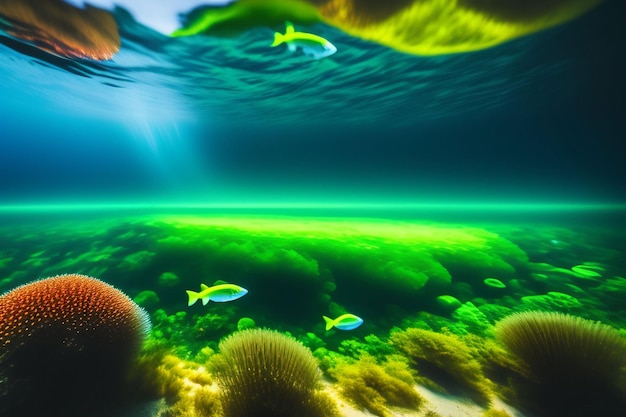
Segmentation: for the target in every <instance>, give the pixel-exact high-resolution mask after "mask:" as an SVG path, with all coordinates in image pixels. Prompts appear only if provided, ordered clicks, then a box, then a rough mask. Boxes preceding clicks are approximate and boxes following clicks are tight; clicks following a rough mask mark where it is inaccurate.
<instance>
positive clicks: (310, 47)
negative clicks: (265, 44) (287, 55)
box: [272, 22, 337, 59]
mask: <svg viewBox="0 0 626 417" xmlns="http://www.w3.org/2000/svg"><path fill="white" fill-rule="evenodd" d="M283 43H285V44H287V49H289V51H291V52H295V51H296V49H298V48H300V49H301V50H302V52H303V53H304V55H306V56H310V57H311V58H313V59H320V58H325V57H327V56H330V55H332V54H334V53H335V52H337V48H336V47H335V45H333V44H332V43H330V42H329V41H327V40H326V39H324V38H322V37H321V36H317V35H314V34H312V33H305V32H296V30H295V29H294V27H293V24H291V22H286V23H285V33H284V34H282V33H278V32H276V33H274V42H273V43H272V46H278V45H280V44H283Z"/></svg>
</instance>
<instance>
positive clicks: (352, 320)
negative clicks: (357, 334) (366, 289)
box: [322, 314, 363, 330]
mask: <svg viewBox="0 0 626 417" xmlns="http://www.w3.org/2000/svg"><path fill="white" fill-rule="evenodd" d="M322 317H324V321H325V322H326V330H330V329H332V328H333V327H335V328H337V329H339V330H352V329H356V328H357V327H359V326H360V325H361V324H363V319H362V318H361V317H358V316H355V315H354V314H342V315H341V316H339V317H337V318H336V319H334V320H333V319H331V318H330V317H326V316H322Z"/></svg>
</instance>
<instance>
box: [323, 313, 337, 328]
mask: <svg viewBox="0 0 626 417" xmlns="http://www.w3.org/2000/svg"><path fill="white" fill-rule="evenodd" d="M322 317H324V321H325V322H326V330H330V329H332V328H333V326H334V325H335V323H334V322H333V319H331V318H330V317H326V316H322Z"/></svg>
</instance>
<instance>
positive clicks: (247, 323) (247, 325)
mask: <svg viewBox="0 0 626 417" xmlns="http://www.w3.org/2000/svg"><path fill="white" fill-rule="evenodd" d="M254 327H256V322H255V321H254V320H253V319H251V318H250V317H242V318H240V319H239V321H238V322H237V330H246V329H252V328H254Z"/></svg>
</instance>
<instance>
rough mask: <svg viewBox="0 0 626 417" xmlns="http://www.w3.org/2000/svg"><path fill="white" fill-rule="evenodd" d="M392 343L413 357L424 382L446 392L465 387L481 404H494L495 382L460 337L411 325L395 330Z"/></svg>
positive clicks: (464, 389)
mask: <svg viewBox="0 0 626 417" xmlns="http://www.w3.org/2000/svg"><path fill="white" fill-rule="evenodd" d="M391 343H392V344H393V346H395V347H396V348H397V349H398V350H399V351H400V352H402V353H403V354H404V355H406V357H407V358H409V359H410V361H411V364H412V365H413V366H414V367H415V368H416V369H417V371H418V373H419V376H420V378H419V379H418V380H419V381H420V382H422V383H425V384H428V385H430V386H433V387H434V388H438V389H439V390H443V391H444V392H448V391H449V390H451V389H452V390H457V391H458V390H459V389H461V390H463V391H465V392H466V393H467V394H468V395H469V396H470V397H472V398H473V399H474V400H475V401H477V402H478V403H479V404H489V403H490V401H491V399H490V398H491V396H492V395H493V392H492V386H491V382H490V381H489V380H488V379H487V378H485V376H484V375H483V371H482V368H481V365H480V363H479V361H478V360H477V359H476V358H475V357H474V356H473V355H472V352H471V350H470V349H469V348H468V347H467V346H466V345H465V344H464V343H463V341H462V340H461V339H460V338H459V337H458V336H454V335H448V334H441V333H435V332H432V331H428V330H423V329H415V328H410V329H407V330H404V331H395V332H393V333H392V334H391ZM425 378H428V380H426V379H425ZM444 385H445V386H444ZM455 385H456V386H455Z"/></svg>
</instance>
